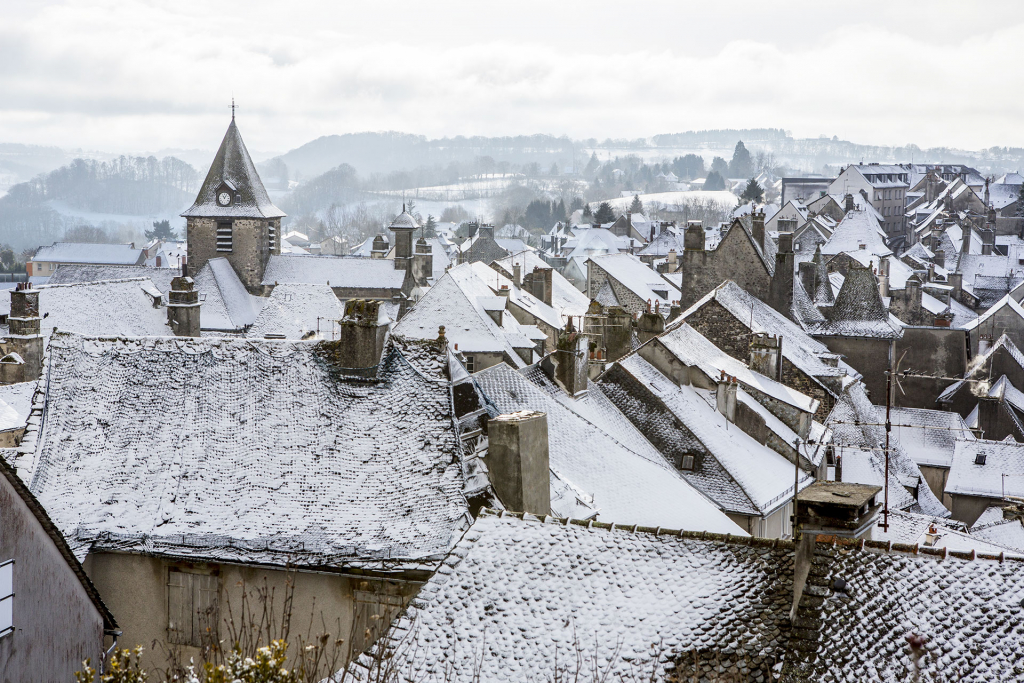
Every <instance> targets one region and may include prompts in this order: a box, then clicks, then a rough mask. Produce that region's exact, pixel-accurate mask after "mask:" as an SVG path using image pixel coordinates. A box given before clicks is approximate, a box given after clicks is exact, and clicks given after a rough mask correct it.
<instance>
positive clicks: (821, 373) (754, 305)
mask: <svg viewBox="0 0 1024 683" xmlns="http://www.w3.org/2000/svg"><path fill="white" fill-rule="evenodd" d="M712 300H714V301H717V302H718V303H719V304H721V305H722V306H723V307H724V308H725V309H726V310H727V311H729V312H730V313H731V314H732V315H733V317H734V318H736V320H738V321H739V322H740V323H742V324H743V325H744V326H746V327H748V328H750V321H751V320H753V329H751V332H765V333H767V334H773V335H775V336H781V337H783V339H785V342H784V343H783V345H782V355H783V356H784V357H785V358H786V359H787V360H789V362H791V363H792V364H793V365H795V366H796V367H797V368H799V369H800V370H801V371H803V372H804V373H805V374H807V375H809V376H811V377H840V376H842V375H844V374H846V371H845V370H844V369H843V368H842V367H839V366H838V363H836V364H835V365H834V364H833V363H835V362H836V359H837V358H838V357H837V356H836V355H835V354H833V353H832V352H831V351H829V349H828V347H827V346H825V345H824V344H822V343H821V342H820V341H818V340H817V339H814V338H812V337H811V336H809V335H808V334H807V333H806V332H805V331H804V330H803V329H802V328H801V327H800V326H799V325H797V324H796V323H794V322H793V321H792V320H790V319H789V318H787V317H786V316H784V315H782V314H781V313H779V312H778V311H776V310H775V309H774V308H772V307H771V306H769V305H768V304H766V303H764V302H763V301H761V300H760V299H758V298H756V297H753V296H751V295H750V293H748V292H747V291H746V290H745V289H743V288H742V287H740V286H739V285H737V284H736V283H735V282H733V281H732V280H726V281H725V282H723V283H722V284H720V285H719V286H718V287H716V288H715V289H713V290H711V291H710V292H708V293H707V294H706V295H704V297H702V298H701V299H700V300H699V301H697V302H696V303H694V304H693V305H692V306H690V308H688V309H687V310H686V311H684V312H683V314H682V316H681V318H682V319H683V320H686V319H687V318H688V317H690V316H692V315H693V314H695V313H696V312H697V311H698V310H700V309H701V308H702V307H703V306H705V305H706V304H707V303H708V302H709V301H712Z"/></svg>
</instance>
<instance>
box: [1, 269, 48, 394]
mask: <svg viewBox="0 0 1024 683" xmlns="http://www.w3.org/2000/svg"><path fill="white" fill-rule="evenodd" d="M41 322H42V318H40V317H39V292H38V291H37V290H34V289H32V283H30V282H19V283H18V284H17V286H16V287H15V289H13V290H11V313H10V315H9V316H8V317H7V326H8V330H9V334H8V335H7V344H6V345H5V346H4V347H3V355H4V358H3V361H0V382H2V383H3V384H15V383H17V382H29V381H35V380H37V379H39V376H40V375H41V374H42V372H43V335H42V334H40V323H41Z"/></svg>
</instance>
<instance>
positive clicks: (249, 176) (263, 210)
mask: <svg viewBox="0 0 1024 683" xmlns="http://www.w3.org/2000/svg"><path fill="white" fill-rule="evenodd" d="M222 185H226V186H227V187H228V188H229V189H230V194H231V195H232V201H231V204H230V205H228V206H221V205H220V204H218V203H217V190H218V189H219V188H221V186H222ZM236 195H237V197H238V199H237V200H236V198H235V196H236ZM181 215H182V216H185V217H192V216H202V217H208V218H220V217H230V218H282V217H283V216H285V213H284V212H283V211H281V209H279V208H277V207H276V206H274V203H273V202H272V201H270V195H268V194H267V190H266V188H264V187H263V181H262V180H260V176H259V174H258V173H257V172H256V166H255V165H253V163H252V159H250V158H249V151H248V150H247V149H246V148H245V143H244V142H242V135H241V133H239V132H238V126H236V125H235V119H234V117H232V118H231V123H230V124H229V125H228V130H227V132H226V133H224V139H223V140H221V143H220V148H219V149H218V150H217V154H216V155H215V156H214V157H213V163H211V164H210V170H209V172H207V174H206V179H205V180H204V181H203V185H202V187H200V188H199V194H198V195H196V201H195V203H194V204H192V206H191V207H189V208H188V209H186V210H185V212H184V213H182V214H181Z"/></svg>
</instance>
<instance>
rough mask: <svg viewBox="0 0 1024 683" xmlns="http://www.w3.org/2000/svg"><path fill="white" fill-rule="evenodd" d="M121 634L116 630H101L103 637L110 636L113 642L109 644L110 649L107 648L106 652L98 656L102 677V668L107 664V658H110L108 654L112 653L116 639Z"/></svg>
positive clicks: (115, 645)
mask: <svg viewBox="0 0 1024 683" xmlns="http://www.w3.org/2000/svg"><path fill="white" fill-rule="evenodd" d="M122 633H123V631H121V630H120V629H116V628H108V629H103V635H105V636H111V637H112V638H113V639H114V642H113V643H111V644H110V647H109V648H107V651H106V652H104V653H102V654H101V655H100V676H102V675H103V667H104V665H105V664H106V663H107V658H108V657H110V653H111V652H113V651H114V648H115V647H117V639H118V638H119V637H120V636H121V634H122Z"/></svg>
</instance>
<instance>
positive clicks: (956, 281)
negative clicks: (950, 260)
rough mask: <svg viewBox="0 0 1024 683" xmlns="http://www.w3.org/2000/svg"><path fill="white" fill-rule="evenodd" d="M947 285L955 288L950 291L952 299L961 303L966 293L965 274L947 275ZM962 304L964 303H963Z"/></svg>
mask: <svg viewBox="0 0 1024 683" xmlns="http://www.w3.org/2000/svg"><path fill="white" fill-rule="evenodd" d="M946 284H948V285H949V286H950V287H952V288H953V289H952V291H950V293H949V295H950V296H951V297H952V298H954V299H956V300H957V301H960V297H961V296H962V293H963V291H964V276H963V273H947V274H946ZM960 303H963V302H962V301H961V302H960Z"/></svg>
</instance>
